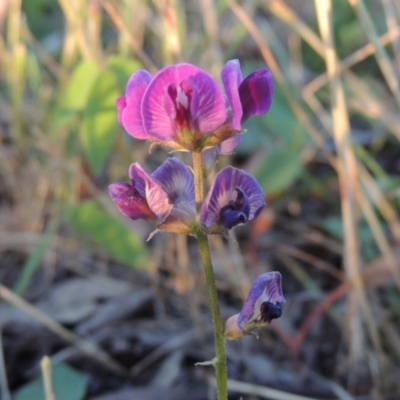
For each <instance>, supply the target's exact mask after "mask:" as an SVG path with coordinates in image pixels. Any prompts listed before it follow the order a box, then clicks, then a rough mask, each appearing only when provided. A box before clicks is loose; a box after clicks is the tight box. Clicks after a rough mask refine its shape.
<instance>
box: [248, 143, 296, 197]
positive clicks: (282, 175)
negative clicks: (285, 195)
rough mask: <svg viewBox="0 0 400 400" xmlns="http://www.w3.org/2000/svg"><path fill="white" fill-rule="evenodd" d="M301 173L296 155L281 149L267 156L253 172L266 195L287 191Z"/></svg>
mask: <svg viewBox="0 0 400 400" xmlns="http://www.w3.org/2000/svg"><path fill="white" fill-rule="evenodd" d="M302 172H303V162H302V160H301V157H300V155H299V154H298V153H294V152H293V151H292V150H287V149H281V150H277V151H275V152H274V153H272V154H271V155H269V156H268V157H267V158H266V159H265V160H264V162H263V163H261V165H260V166H259V167H258V169H257V170H256V172H255V177H256V178H257V180H258V182H259V183H260V185H261V186H262V188H263V189H264V190H265V191H266V193H267V194H271V193H275V192H279V191H282V190H284V189H287V188H288V187H289V186H290V185H291V184H292V183H293V182H294V181H295V180H296V179H297V178H298V177H299V176H300V175H301V174H302Z"/></svg>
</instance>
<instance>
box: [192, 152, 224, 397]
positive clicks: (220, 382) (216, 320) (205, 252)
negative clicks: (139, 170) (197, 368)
mask: <svg viewBox="0 0 400 400" xmlns="http://www.w3.org/2000/svg"><path fill="white" fill-rule="evenodd" d="M192 158H193V173H194V183H195V196H196V205H197V221H199V218H200V212H199V210H200V205H201V204H202V202H203V197H204V184H203V182H204V179H203V157H202V153H201V152H193V153H192ZM196 237H197V241H198V243H199V248H200V255H201V260H202V263H203V268H204V274H205V276H206V284H207V291H208V299H209V302H210V309H211V317H212V322H213V326H214V342H215V354H216V357H215V359H214V360H213V365H214V368H215V376H216V383H217V398H218V400H226V399H227V398H228V372H227V367H226V351H225V337H224V326H223V324H222V320H221V314H220V310H219V303H218V293H217V286H216V284H215V275H214V270H213V266H212V261H211V254H210V247H209V245H208V236H207V233H205V232H204V231H203V229H198V230H197V234H196Z"/></svg>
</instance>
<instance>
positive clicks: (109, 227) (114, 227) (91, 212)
mask: <svg viewBox="0 0 400 400" xmlns="http://www.w3.org/2000/svg"><path fill="white" fill-rule="evenodd" d="M70 222H71V224H72V226H73V228H75V230H76V231H77V233H78V234H80V235H82V236H87V237H89V238H91V239H92V240H94V241H95V242H96V243H97V244H98V245H100V246H101V247H102V248H103V249H104V250H106V251H107V252H108V253H110V255H112V256H113V257H114V258H115V259H117V260H119V261H120V262H122V263H124V264H127V265H130V266H132V267H135V268H138V267H144V266H145V265H147V263H146V261H147V252H146V250H145V248H144V245H143V243H142V241H141V239H140V238H139V237H138V236H137V235H136V234H135V233H134V232H132V231H130V230H129V229H128V228H127V227H126V226H125V225H124V224H123V223H121V222H120V221H117V220H115V219H114V218H113V217H111V216H110V215H108V214H106V213H105V212H104V211H103V210H102V209H101V208H99V207H98V205H97V204H96V203H95V202H94V201H86V202H84V203H82V204H81V205H79V206H77V207H76V208H74V209H73V210H72V212H71V213H70Z"/></svg>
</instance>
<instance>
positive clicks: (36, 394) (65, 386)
mask: <svg viewBox="0 0 400 400" xmlns="http://www.w3.org/2000/svg"><path fill="white" fill-rule="evenodd" d="M52 382H53V391H54V396H55V398H56V399H57V400H82V399H83V398H84V396H85V392H86V378H85V377H84V376H83V374H81V373H80V372H79V371H77V370H75V369H73V368H71V367H69V366H68V365H65V364H58V365H55V366H54V367H53V368H52ZM44 398H45V392H44V388H43V380H42V377H41V376H40V377H38V378H36V379H34V380H33V381H31V382H29V383H27V384H26V385H24V386H22V387H21V388H20V389H19V390H18V391H17V392H16V393H15V396H14V399H15V400H43V399H44Z"/></svg>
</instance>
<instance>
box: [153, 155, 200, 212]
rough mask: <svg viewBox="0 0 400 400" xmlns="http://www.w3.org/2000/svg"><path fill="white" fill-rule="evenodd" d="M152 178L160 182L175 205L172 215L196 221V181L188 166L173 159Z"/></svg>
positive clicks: (158, 169)
mask: <svg viewBox="0 0 400 400" xmlns="http://www.w3.org/2000/svg"><path fill="white" fill-rule="evenodd" d="M152 176H153V178H154V179H156V180H157V181H158V182H160V184H161V186H162V187H163V189H164V190H165V192H166V193H167V194H168V198H169V200H170V202H171V203H172V204H173V205H174V208H173V210H172V212H171V214H172V215H174V216H175V217H177V218H180V219H185V220H188V219H194V217H195V216H196V200H195V194H194V180H193V175H192V173H191V172H190V170H189V169H188V168H187V166H186V165H185V164H184V163H183V162H182V161H180V160H179V159H178V158H176V157H171V158H168V159H167V160H166V161H165V162H164V163H163V164H162V165H161V166H160V167H159V168H157V170H156V171H154V173H153V174H152Z"/></svg>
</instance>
